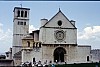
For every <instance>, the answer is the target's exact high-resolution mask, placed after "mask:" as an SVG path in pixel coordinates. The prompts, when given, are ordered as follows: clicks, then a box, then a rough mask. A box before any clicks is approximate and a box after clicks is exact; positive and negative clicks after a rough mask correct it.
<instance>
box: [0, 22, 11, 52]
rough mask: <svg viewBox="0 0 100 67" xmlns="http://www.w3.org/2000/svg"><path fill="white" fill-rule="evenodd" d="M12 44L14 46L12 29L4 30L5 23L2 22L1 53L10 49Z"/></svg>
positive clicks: (0, 27)
mask: <svg viewBox="0 0 100 67" xmlns="http://www.w3.org/2000/svg"><path fill="white" fill-rule="evenodd" d="M11 46H12V31H11V30H10V29H7V30H6V31H4V30H3V24H2V23H0V47H1V48H0V53H4V52H5V51H8V50H9V48H10V47H11Z"/></svg>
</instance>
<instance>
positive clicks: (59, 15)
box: [43, 10, 76, 28]
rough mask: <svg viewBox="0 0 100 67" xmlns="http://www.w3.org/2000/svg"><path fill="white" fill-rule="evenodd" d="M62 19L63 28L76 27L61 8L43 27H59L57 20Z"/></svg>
mask: <svg viewBox="0 0 100 67" xmlns="http://www.w3.org/2000/svg"><path fill="white" fill-rule="evenodd" d="M59 20H61V21H62V23H63V24H62V26H61V27H62V28H76V27H75V25H73V24H72V23H71V22H70V21H69V19H68V18H67V17H66V16H65V15H64V14H63V13H62V12H61V10H59V12H58V13H57V14H56V15H54V16H53V17H52V18H51V19H50V20H49V21H48V22H47V23H46V24H45V25H44V26H43V27H59V26H58V24H57V22H58V21H59Z"/></svg>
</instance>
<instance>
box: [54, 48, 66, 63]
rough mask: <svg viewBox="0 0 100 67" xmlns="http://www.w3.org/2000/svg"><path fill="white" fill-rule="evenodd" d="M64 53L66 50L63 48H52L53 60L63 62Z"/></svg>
mask: <svg viewBox="0 0 100 67" xmlns="http://www.w3.org/2000/svg"><path fill="white" fill-rule="evenodd" d="M64 54H66V50H65V49H64V48H62V47H58V48H56V49H55V50H54V62H64Z"/></svg>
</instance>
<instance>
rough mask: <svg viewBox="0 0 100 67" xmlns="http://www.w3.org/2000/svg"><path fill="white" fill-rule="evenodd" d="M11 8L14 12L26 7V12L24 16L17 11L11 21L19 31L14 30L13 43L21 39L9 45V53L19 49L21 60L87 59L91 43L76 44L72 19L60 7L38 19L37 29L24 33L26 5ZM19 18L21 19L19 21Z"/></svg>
mask: <svg viewBox="0 0 100 67" xmlns="http://www.w3.org/2000/svg"><path fill="white" fill-rule="evenodd" d="M14 10H15V12H14V13H15V15H16V14H17V13H18V10H19V11H24V12H25V11H26V14H27V15H26V17H25V16H24V17H23V16H21V18H20V17H18V15H17V19H16V18H15V19H16V21H15V22H14V23H16V24H14V25H15V26H16V25H17V26H16V28H15V29H18V28H20V31H21V30H22V32H20V31H18V30H15V31H14V36H15V39H16V37H19V39H17V40H15V41H14V39H13V41H14V43H15V42H16V41H18V40H21V42H19V43H20V44H18V43H17V42H16V43H15V44H16V45H14V46H13V47H14V48H13V50H14V52H13V57H14V55H16V53H18V52H20V62H21V63H24V62H32V63H35V62H39V61H41V63H42V64H49V63H65V62H66V63H67V64H71V63H87V62H88V63H89V62H91V55H90V51H91V46H89V45H78V43H77V27H76V25H75V21H73V20H69V19H68V18H67V17H66V16H65V15H64V13H63V12H62V11H61V10H60V8H59V10H58V12H57V13H56V14H55V15H54V16H53V17H52V18H51V19H49V20H48V19H41V26H40V28H39V30H34V31H32V33H28V29H29V26H28V25H29V9H28V8H15V9H14ZM16 12H17V13H16ZM20 13H21V12H20ZM23 15H24V13H23ZM22 17H23V18H22ZM19 21H20V22H22V21H23V22H24V23H23V24H22V25H21V24H20V22H19ZM18 24H19V25H18ZM17 27H18V28H17ZM14 36H13V37H14ZM18 47H21V48H20V51H19V49H17V48H18ZM15 52H16V53H15ZM15 60H16V59H15Z"/></svg>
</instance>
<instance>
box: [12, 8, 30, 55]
mask: <svg viewBox="0 0 100 67" xmlns="http://www.w3.org/2000/svg"><path fill="white" fill-rule="evenodd" d="M29 11H30V9H29V8H22V7H15V8H14V10H13V12H14V19H13V46H12V47H13V49H12V56H14V54H16V53H17V52H19V51H21V47H22V40H21V39H22V38H23V37H24V36H26V35H27V34H28V33H29Z"/></svg>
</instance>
